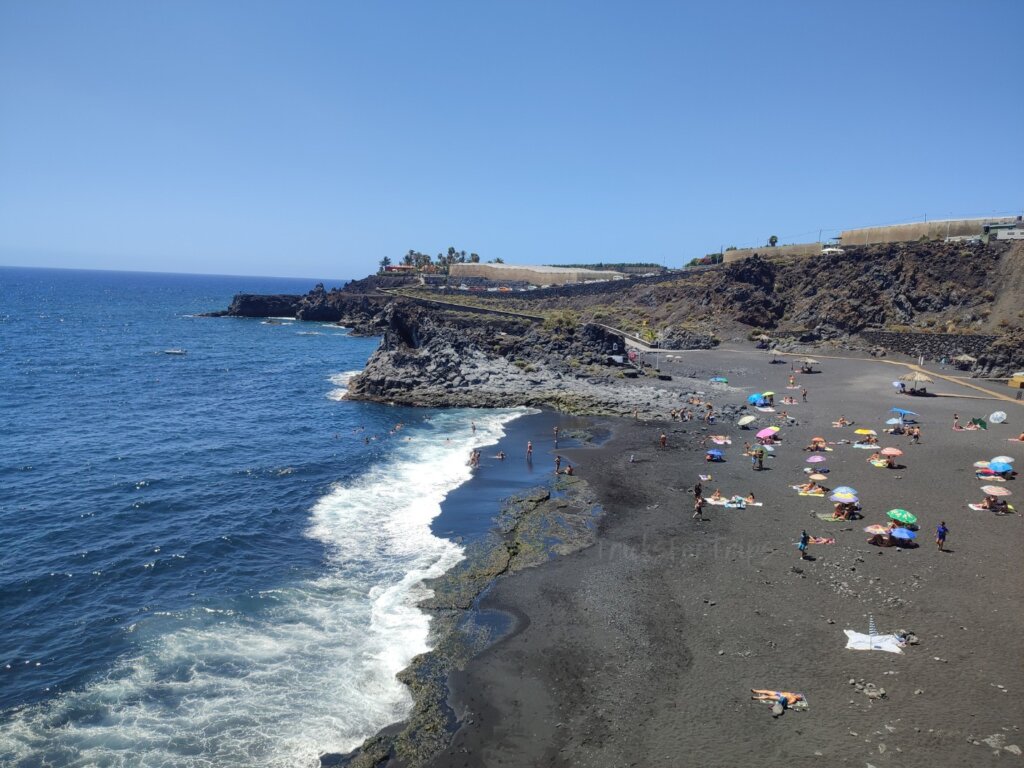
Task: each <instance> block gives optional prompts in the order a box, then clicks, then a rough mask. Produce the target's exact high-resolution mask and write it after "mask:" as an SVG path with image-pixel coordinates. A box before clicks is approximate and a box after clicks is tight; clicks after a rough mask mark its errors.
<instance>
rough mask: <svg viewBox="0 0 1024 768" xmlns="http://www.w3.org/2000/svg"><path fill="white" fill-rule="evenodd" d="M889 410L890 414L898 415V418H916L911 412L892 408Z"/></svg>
mask: <svg viewBox="0 0 1024 768" xmlns="http://www.w3.org/2000/svg"><path fill="white" fill-rule="evenodd" d="M890 410H891V412H892V413H898V414H899V415H900V416H917V414H916V413H914V412H913V411H908V410H906V409H904V408H892V409H890Z"/></svg>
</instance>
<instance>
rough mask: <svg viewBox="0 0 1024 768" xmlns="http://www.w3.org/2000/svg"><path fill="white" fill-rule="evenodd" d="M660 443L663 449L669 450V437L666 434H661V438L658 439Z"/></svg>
mask: <svg viewBox="0 0 1024 768" xmlns="http://www.w3.org/2000/svg"><path fill="white" fill-rule="evenodd" d="M658 441H659V442H660V443H661V447H662V448H668V435H666V434H665V433H664V432H662V433H661V437H659V438H658Z"/></svg>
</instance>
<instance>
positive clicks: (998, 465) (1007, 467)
mask: <svg viewBox="0 0 1024 768" xmlns="http://www.w3.org/2000/svg"><path fill="white" fill-rule="evenodd" d="M988 468H989V469H990V470H992V471H993V472H995V473H997V474H1002V473H1003V472H1011V471H1013V465H1012V464H1007V463H1006V462H1005V461H993V462H990V463H989V465H988Z"/></svg>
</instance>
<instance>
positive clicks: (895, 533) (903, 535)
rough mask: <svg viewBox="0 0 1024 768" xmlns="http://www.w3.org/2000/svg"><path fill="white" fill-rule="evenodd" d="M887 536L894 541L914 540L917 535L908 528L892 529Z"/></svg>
mask: <svg viewBox="0 0 1024 768" xmlns="http://www.w3.org/2000/svg"><path fill="white" fill-rule="evenodd" d="M889 535H890V536H892V537H893V538H894V539H916V538H917V534H916V533H914V532H913V531H912V530H910V529H909V528H893V529H892V530H891V531H890V532H889Z"/></svg>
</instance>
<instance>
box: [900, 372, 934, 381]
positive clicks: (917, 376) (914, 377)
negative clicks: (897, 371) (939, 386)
mask: <svg viewBox="0 0 1024 768" xmlns="http://www.w3.org/2000/svg"><path fill="white" fill-rule="evenodd" d="M899 378H900V381H909V382H911V383H913V384H934V383H935V382H934V381H932V379H931V378H930V377H928V376H926V375H925V374H923V373H921V372H920V371H914V372H913V373H905V374H903V375H902V376H900V377H899Z"/></svg>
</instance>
